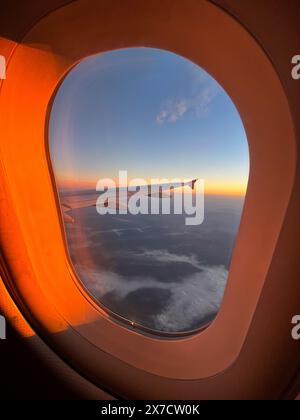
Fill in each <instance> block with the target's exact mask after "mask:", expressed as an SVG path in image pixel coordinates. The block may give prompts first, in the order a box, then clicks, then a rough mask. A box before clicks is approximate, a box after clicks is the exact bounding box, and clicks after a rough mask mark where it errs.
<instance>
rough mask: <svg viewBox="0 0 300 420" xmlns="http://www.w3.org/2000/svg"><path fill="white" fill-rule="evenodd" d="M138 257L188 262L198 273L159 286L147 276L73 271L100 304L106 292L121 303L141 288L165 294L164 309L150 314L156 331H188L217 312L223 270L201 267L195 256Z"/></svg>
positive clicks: (149, 254) (146, 254) (155, 253)
mask: <svg viewBox="0 0 300 420" xmlns="http://www.w3.org/2000/svg"><path fill="white" fill-rule="evenodd" d="M139 255H144V257H145V258H152V259H153V261H154V262H155V261H159V262H165V263H174V262H176V261H177V262H188V263H189V264H192V265H193V266H194V267H197V268H198V269H199V271H198V272H197V273H194V274H192V275H188V276H186V277H183V278H182V279H181V281H180V282H170V281H168V282H162V281H159V280H156V279H154V278H153V277H151V276H149V277H146V276H144V277H141V276H136V277H132V278H131V279H128V278H125V277H123V276H122V275H120V274H118V273H115V272H113V271H105V270H103V271H100V270H91V269H86V268H85V267H83V266H79V265H77V266H76V270H77V272H78V275H79V276H80V278H81V279H82V280H83V282H84V284H85V285H86V287H87V288H88V289H89V290H90V292H91V293H92V294H94V296H95V297H96V298H98V299H99V300H100V301H101V298H102V297H103V296H104V295H105V294H107V293H110V292H113V293H114V296H115V298H117V299H120V300H121V299H124V298H126V296H128V295H129V294H130V293H131V292H134V291H136V290H141V289H145V288H158V289H165V290H169V291H170V292H171V298H170V299H169V300H168V301H167V303H166V307H165V308H164V309H163V310H162V311H161V312H160V313H159V314H153V315H154V316H153V327H154V328H155V329H157V330H161V331H184V330H188V329H190V328H191V326H192V325H193V323H194V322H199V323H200V322H201V320H205V319H206V318H207V317H209V316H212V315H214V314H215V313H216V312H217V311H218V309H219V306H220V303H221V301H222V298H223V293H224V289H225V285H226V281H227V275H228V272H227V270H226V269H225V267H223V266H210V267H209V266H204V265H201V264H200V262H199V261H197V259H196V257H195V256H186V255H176V254H171V253H169V252H168V251H164V250H162V251H145V252H144V253H143V254H139ZM137 315H138V314H137Z"/></svg>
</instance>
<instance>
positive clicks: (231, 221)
mask: <svg viewBox="0 0 300 420" xmlns="http://www.w3.org/2000/svg"><path fill="white" fill-rule="evenodd" d="M49 130H50V157H51V161H52V165H53V170H54V175H55V180H56V185H57V191H58V194H59V198H60V203H61V212H62V216H63V220H64V224H65V235H66V242H67V246H68V251H69V255H70V258H71V261H72V263H73V266H74V269H75V271H76V273H77V275H78V277H79V279H80V280H81V282H82V284H83V285H84V286H85V287H86V289H87V290H88V291H89V292H90V293H91V295H92V296H93V297H94V298H95V299H96V300H97V301H98V302H99V304H100V305H101V306H103V307H104V308H106V309H107V311H108V312H109V313H111V314H112V315H113V314H115V315H117V316H119V317H121V318H123V319H124V320H127V321H129V322H130V323H132V324H134V325H135V326H136V327H139V326H141V327H144V328H147V329H150V330H153V331H156V332H166V333H182V332H190V331H193V330H195V329H199V328H201V327H204V326H206V325H207V324H208V323H209V322H210V321H211V320H212V319H213V318H214V317H215V316H216V314H217V312H218V310H219V307H220V304H221V301H222V297H223V293H224V288H225V286H226V282H227V277H228V270H229V266H230V260H231V256H232V252H233V247H234V243H235V239H236V235H237V232H238V228H239V223H240V217H241V212H242V209H243V203H244V196H245V193H246V188H247V182H248V171H249V153H248V144H247V139H246V135H245V131H244V128H243V124H242V121H241V119H240V116H239V114H238V112H237V110H236V108H235V106H234V104H233V102H232V100H231V99H230V97H229V96H228V95H227V94H226V92H225V91H224V89H223V88H222V87H221V86H220V85H219V84H218V83H217V82H216V81H215V80H214V79H213V78H212V77H211V76H210V75H209V74H208V73H207V72H205V71H204V70H203V69H202V68H200V67H199V66H197V65H195V64H194V63H192V62H191V61H189V60H187V59H185V58H183V57H180V56H178V55H176V54H173V53H171V52H167V51H162V50H158V49H152V48H130V49H123V50H116V51H112V52H107V53H103V54H99V55H95V56H92V57H89V58H87V59H85V60H83V61H82V62H81V63H79V64H78V65H77V66H75V67H74V68H73V69H72V70H71V71H70V72H69V74H68V75H67V76H66V77H65V79H64V80H63V82H62V84H61V86H60V88H59V89H58V91H57V94H56V96H55V99H54V102H53V107H52V111H51V116H50V127H49ZM126 180H127V182H126ZM128 183H131V187H129V188H128ZM151 186H152V188H151ZM135 187H137V188H135ZM241 281H242V279H241Z"/></svg>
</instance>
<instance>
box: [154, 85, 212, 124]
mask: <svg viewBox="0 0 300 420" xmlns="http://www.w3.org/2000/svg"><path fill="white" fill-rule="evenodd" d="M218 92H219V89H218V87H217V85H213V84H210V85H207V86H205V87H203V86H202V87H201V88H200V89H199V90H198V92H196V93H195V94H194V95H192V96H190V97H189V98H181V99H173V100H170V99H169V100H168V101H166V102H165V104H163V106H162V108H161V110H160V112H159V114H158V115H157V117H156V122H157V124H163V123H166V122H168V123H175V122H176V121H177V120H179V119H180V118H181V117H182V116H183V115H185V114H186V113H187V112H188V111H193V112H194V113H195V115H196V116H198V117H202V116H205V115H207V113H208V111H209V107H210V104H211V103H212V102H213V100H214V98H215V97H216V96H217V94H218Z"/></svg>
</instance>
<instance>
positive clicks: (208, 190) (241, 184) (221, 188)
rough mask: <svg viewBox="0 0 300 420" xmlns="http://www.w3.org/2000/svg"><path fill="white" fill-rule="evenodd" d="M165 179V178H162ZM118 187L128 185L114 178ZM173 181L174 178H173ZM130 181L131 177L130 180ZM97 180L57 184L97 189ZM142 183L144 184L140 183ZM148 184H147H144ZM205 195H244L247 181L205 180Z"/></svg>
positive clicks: (69, 180)
mask: <svg viewBox="0 0 300 420" xmlns="http://www.w3.org/2000/svg"><path fill="white" fill-rule="evenodd" d="M112 179H113V178H112ZM161 179H163V178H161ZM113 181H114V182H115V184H116V187H126V185H125V184H124V185H123V184H119V182H118V180H116V179H113ZM171 181H172V180H171ZM128 182H130V179H129V180H128ZM96 185H97V181H95V180H83V179H72V178H59V179H58V180H57V186H58V188H59V189H62V188H63V189H68V188H69V189H95V190H96ZM139 185H142V184H139ZM143 185H147V184H143ZM187 188H190V187H187ZM204 191H205V195H224V196H240V197H243V196H245V195H246V192H247V182H246V181H231V182H226V181H210V180H207V181H205V187H204Z"/></svg>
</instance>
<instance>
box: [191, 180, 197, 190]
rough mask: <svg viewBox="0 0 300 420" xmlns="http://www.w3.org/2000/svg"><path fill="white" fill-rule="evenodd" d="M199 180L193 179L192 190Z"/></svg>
mask: <svg viewBox="0 0 300 420" xmlns="http://www.w3.org/2000/svg"><path fill="white" fill-rule="evenodd" d="M197 181H198V180H197V178H195V179H192V190H193V189H194V188H195V184H196V182H197Z"/></svg>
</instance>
